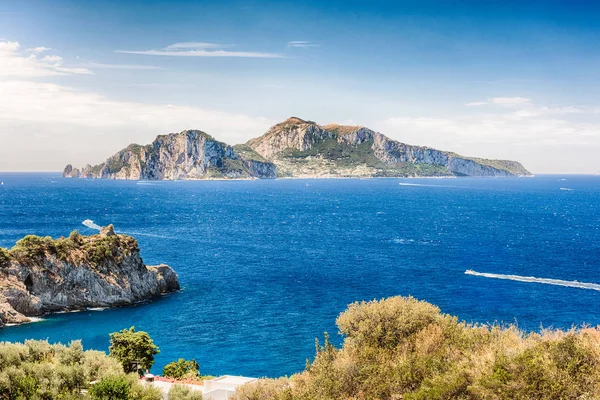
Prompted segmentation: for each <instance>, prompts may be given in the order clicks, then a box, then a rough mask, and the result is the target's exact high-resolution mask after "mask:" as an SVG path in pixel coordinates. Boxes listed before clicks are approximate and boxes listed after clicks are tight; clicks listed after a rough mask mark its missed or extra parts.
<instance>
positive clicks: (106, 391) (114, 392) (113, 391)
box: [89, 376, 131, 400]
mask: <svg viewBox="0 0 600 400" xmlns="http://www.w3.org/2000/svg"><path fill="white" fill-rule="evenodd" d="M130 392H131V383H130V382H129V380H128V379H127V378H126V377H124V376H112V377H106V378H103V379H102V380H100V381H99V382H96V383H95V384H93V385H92V387H91V388H90V390H89V393H90V396H91V397H92V399H94V400H128V399H129V393H130Z"/></svg>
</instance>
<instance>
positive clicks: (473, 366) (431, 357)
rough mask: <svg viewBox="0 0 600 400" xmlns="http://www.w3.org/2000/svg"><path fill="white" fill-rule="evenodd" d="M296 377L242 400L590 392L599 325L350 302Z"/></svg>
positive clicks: (594, 392)
mask: <svg viewBox="0 0 600 400" xmlns="http://www.w3.org/2000/svg"><path fill="white" fill-rule="evenodd" d="M337 325H338V327H339V330H340V333H341V334H342V335H343V336H344V342H343V346H342V347H341V348H336V347H334V346H333V345H332V344H331V343H330V342H329V338H328V337H327V335H326V336H325V343H324V344H323V345H321V344H320V343H318V342H317V351H316V355H315V358H314V359H313V360H312V361H310V362H307V367H306V369H305V371H303V372H302V373H300V374H297V375H294V376H292V377H291V378H290V379H285V378H284V379H277V380H272V379H265V380H259V381H257V382H253V383H249V384H247V385H245V386H243V387H242V388H240V389H238V391H237V399H238V400H259V399H260V400H309V399H340V400H341V399H345V400H347V399H356V400H359V399H360V400H363V399H364V400H366V399H382V400H383V399H386V400H387V399H389V400H392V399H406V400H421V399H473V400H474V399H497V400H500V399H594V398H598V394H599V393H600V329H599V328H582V329H579V330H575V329H572V330H569V331H566V332H565V331H560V330H546V331H542V332H541V333H525V332H522V331H520V330H519V329H517V328H516V327H515V326H505V327H500V326H495V325H491V326H488V325H472V324H467V323H464V322H459V321H458V320H457V318H456V317H452V316H449V315H445V314H442V313H441V312H440V310H439V309H438V308H437V307H435V306H434V305H432V304H429V303H426V302H423V301H418V300H416V299H414V298H412V297H408V298H402V297H393V298H389V299H384V300H380V301H371V302H361V303H354V304H351V305H350V306H349V307H348V309H347V310H346V311H345V312H343V313H342V314H341V315H340V316H339V317H338V319H337Z"/></svg>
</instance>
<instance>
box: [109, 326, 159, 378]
mask: <svg viewBox="0 0 600 400" xmlns="http://www.w3.org/2000/svg"><path fill="white" fill-rule="evenodd" d="M109 352H110V356H111V357H113V358H115V359H116V360H118V361H119V362H120V363H121V365H122V366H123V370H124V371H125V372H138V371H139V370H140V369H145V370H149V369H150V368H151V367H152V365H153V364H154V355H156V354H158V353H159V349H158V346H156V345H154V342H153V341H152V339H151V338H150V335H148V333H147V332H144V331H139V332H136V331H135V327H133V326H132V327H131V328H129V329H123V330H122V331H119V332H113V333H111V334H110V347H109Z"/></svg>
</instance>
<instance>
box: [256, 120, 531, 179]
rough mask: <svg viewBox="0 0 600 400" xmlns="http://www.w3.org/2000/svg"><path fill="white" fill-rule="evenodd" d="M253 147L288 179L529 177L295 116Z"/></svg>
mask: <svg viewBox="0 0 600 400" xmlns="http://www.w3.org/2000/svg"><path fill="white" fill-rule="evenodd" d="M247 145H248V146H249V147H251V148H252V149H254V150H255V151H256V152H257V153H258V154H260V155H262V156H263V157H264V158H266V159H268V160H271V161H272V162H273V163H274V164H275V165H277V167H278V170H279V174H280V175H283V176H286V175H287V176H299V177H313V176H324V177H326V176H521V175H523V176H526V175H531V174H530V173H529V171H527V170H526V169H525V168H524V167H523V166H522V165H521V164H520V163H518V162H516V161H506V160H486V159H480V158H470V157H463V156H460V155H458V154H455V153H451V152H446V151H440V150H435V149H431V148H428V147H421V146H411V145H407V144H404V143H400V142H397V141H394V140H391V139H389V138H388V137H386V136H384V135H382V134H381V133H378V132H374V131H372V130H371V129H368V128H365V127H360V126H341V125H336V124H332V125H326V126H319V125H317V124H315V123H314V122H311V121H304V120H301V119H299V118H290V119H288V120H286V121H284V122H282V123H281V124H278V125H275V126H274V127H273V128H271V129H270V130H269V131H268V132H267V133H266V134H264V135H263V136H261V137H259V138H255V139H252V140H250V141H248V143H247Z"/></svg>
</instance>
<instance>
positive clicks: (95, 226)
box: [82, 219, 102, 231]
mask: <svg viewBox="0 0 600 400" xmlns="http://www.w3.org/2000/svg"><path fill="white" fill-rule="evenodd" d="M82 224H83V225H85V226H87V227H88V228H90V229H96V230H97V231H99V230H101V229H102V227H101V226H100V225H98V224H95V223H94V221H92V220H91V219H86V220H85V221H83V222H82Z"/></svg>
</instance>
